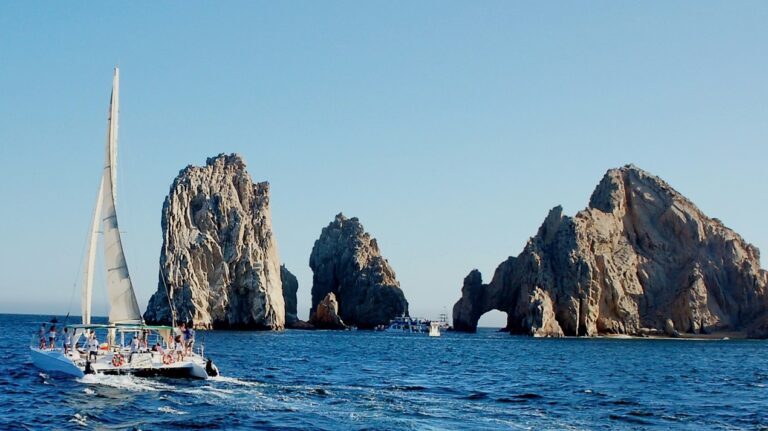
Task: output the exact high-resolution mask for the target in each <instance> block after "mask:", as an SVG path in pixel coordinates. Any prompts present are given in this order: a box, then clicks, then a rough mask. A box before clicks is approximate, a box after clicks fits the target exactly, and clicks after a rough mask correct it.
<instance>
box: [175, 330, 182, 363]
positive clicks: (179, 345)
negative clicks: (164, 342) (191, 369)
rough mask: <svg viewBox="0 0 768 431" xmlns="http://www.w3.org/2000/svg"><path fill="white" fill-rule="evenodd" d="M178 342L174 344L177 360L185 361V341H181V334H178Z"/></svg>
mask: <svg viewBox="0 0 768 431" xmlns="http://www.w3.org/2000/svg"><path fill="white" fill-rule="evenodd" d="M174 341H175V342H176V344H175V346H174V350H175V351H176V360H177V361H183V360H184V342H183V341H181V336H180V335H179V336H176V340H174Z"/></svg>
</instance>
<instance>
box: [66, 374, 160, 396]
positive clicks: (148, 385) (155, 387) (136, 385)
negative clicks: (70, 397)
mask: <svg viewBox="0 0 768 431" xmlns="http://www.w3.org/2000/svg"><path fill="white" fill-rule="evenodd" d="M77 381H78V382H80V383H84V384H86V385H101V386H109V387H113V388H117V389H124V390H127V391H133V392H159V391H169V390H174V389H175V388H174V387H173V386H171V385H167V384H164V383H160V382H157V381H154V380H150V379H144V378H141V377H135V376H131V375H124V376H108V375H101V374H88V375H86V376H84V377H81V378H79V379H77Z"/></svg>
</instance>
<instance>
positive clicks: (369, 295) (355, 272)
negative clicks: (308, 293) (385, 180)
mask: <svg viewBox="0 0 768 431" xmlns="http://www.w3.org/2000/svg"><path fill="white" fill-rule="evenodd" d="M309 266H310V268H311V269H312V272H313V276H312V309H311V310H310V316H313V315H314V314H315V311H316V309H317V306H318V304H319V303H320V302H321V301H322V300H323V299H325V298H326V296H327V295H328V294H329V293H333V294H334V296H335V298H336V300H337V301H338V308H339V313H338V314H339V316H340V317H341V319H343V321H344V323H346V324H347V325H356V326H358V327H360V328H373V327H375V326H376V325H381V324H386V323H388V322H389V320H390V319H392V318H393V317H395V316H400V315H402V314H403V313H406V314H407V313H408V301H406V300H405V296H404V295H403V291H402V290H400V284H399V283H398V282H397V279H396V278H395V272H394V271H393V270H392V268H391V267H390V266H389V263H388V262H387V260H386V259H384V258H383V257H382V256H381V252H380V251H379V246H378V244H377V243H376V240H375V239H374V238H371V236H370V235H369V234H368V233H367V232H365V229H363V225H361V224H360V221H359V220H358V219H357V218H355V217H353V218H349V219H348V218H346V217H344V216H343V215H342V214H339V215H337V216H336V218H335V219H334V220H333V221H332V222H331V223H330V224H329V225H328V226H327V227H325V228H323V231H322V233H321V234H320V238H319V239H318V240H317V241H315V245H314V247H312V254H311V256H310V258H309ZM310 322H311V323H315V322H314V321H313V320H312V319H310Z"/></svg>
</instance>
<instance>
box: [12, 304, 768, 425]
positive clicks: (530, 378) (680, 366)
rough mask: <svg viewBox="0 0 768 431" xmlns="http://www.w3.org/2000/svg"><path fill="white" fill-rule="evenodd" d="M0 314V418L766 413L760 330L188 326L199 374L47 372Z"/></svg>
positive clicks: (283, 420)
mask: <svg viewBox="0 0 768 431" xmlns="http://www.w3.org/2000/svg"><path fill="white" fill-rule="evenodd" d="M49 318H50V316H29V315H0V328H1V330H0V357H1V358H2V360H1V361H0V364H1V365H0V405H2V409H0V429H3V430H6V429H8V430H12V429H13V430H15V429H29V430H40V429H75V430H80V429H112V430H123V429H128V430H133V429H136V430H176V429H184V430H186V429H206V430H208V429H286V430H469V429H471V430H497V429H512V430H518V429H521V430H543V429H551V430H581V429H606V430H608V429H610V430H614V429H633V430H634V429H690V430H701V429H724V430H732V429H768V355H767V353H768V341H756V340H728V341H725V340H709V341H690V340H647V339H645V340H640V339H533V338H526V337H513V336H510V335H509V334H505V333H499V332H497V331H496V330H493V329H481V330H479V331H478V333H477V334H461V333H452V332H449V333H443V336H442V337H439V338H430V337H427V336H426V335H400V334H390V333H380V332H367V331H355V332H352V331H348V332H334V331H298V330H289V331H285V332H231V331H198V336H197V340H198V343H200V342H204V343H205V346H206V353H207V354H208V355H210V356H211V357H212V358H213V360H214V361H215V362H216V364H217V365H218V367H219V369H220V370H221V372H222V377H217V378H214V379H211V380H207V381H193V380H189V381H186V380H170V379H143V378H136V377H131V376H117V377H114V376H113V377H108V376H100V377H94V376H86V377H85V378H83V379H76V378H68V377H62V376H58V375H48V374H46V373H44V372H42V371H41V370H39V369H37V368H35V367H34V366H33V365H32V363H31V361H30V359H29V354H28V345H29V341H30V338H31V336H32V334H33V333H35V331H36V330H37V327H38V325H39V323H36V322H41V321H44V320H47V319H49Z"/></svg>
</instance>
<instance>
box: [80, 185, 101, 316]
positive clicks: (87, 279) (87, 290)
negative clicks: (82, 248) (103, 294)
mask: <svg viewBox="0 0 768 431" xmlns="http://www.w3.org/2000/svg"><path fill="white" fill-rule="evenodd" d="M103 193H104V178H102V179H100V180H99V193H98V194H97V195H96V207H95V208H94V209H93V219H92V220H91V230H90V232H89V235H88V254H87V257H86V261H85V274H84V277H83V301H82V314H83V324H84V325H90V324H91V299H92V297H93V273H94V269H95V266H96V240H97V239H98V238H99V222H101V202H102V194H103Z"/></svg>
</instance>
